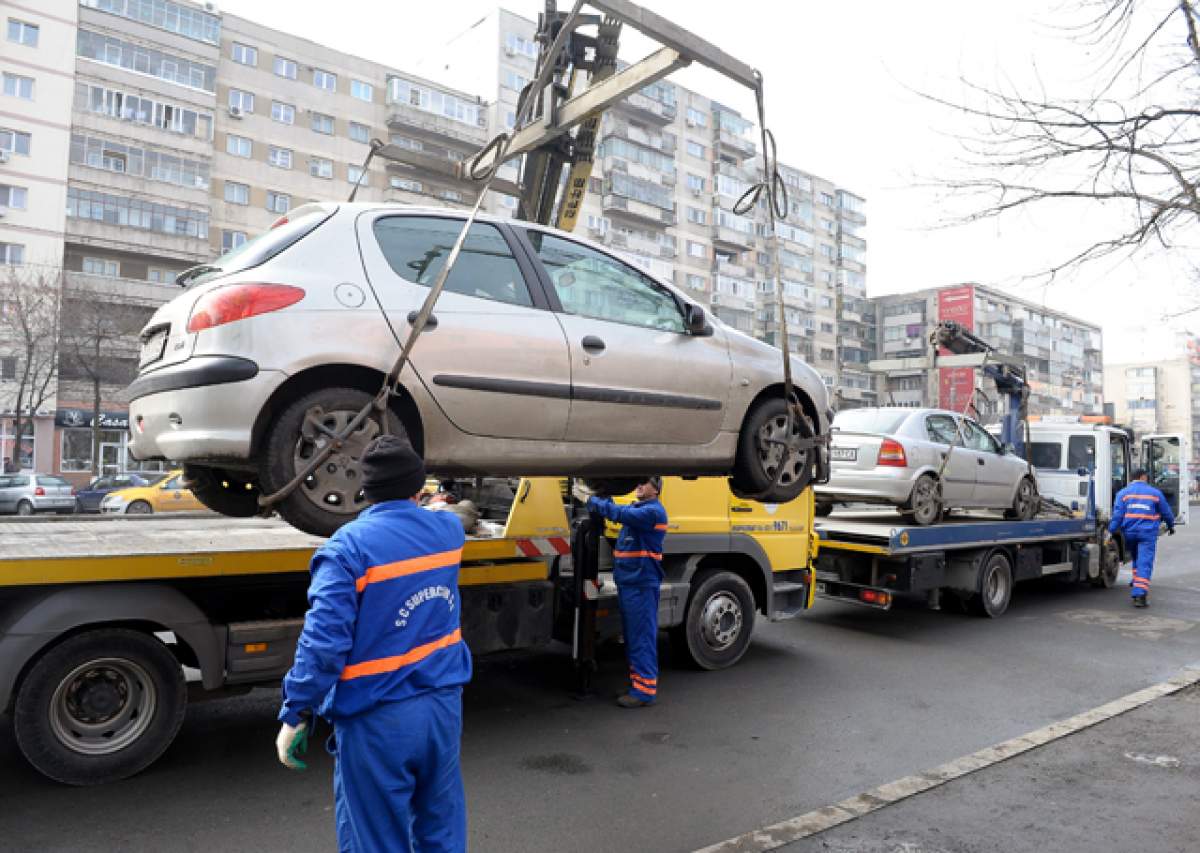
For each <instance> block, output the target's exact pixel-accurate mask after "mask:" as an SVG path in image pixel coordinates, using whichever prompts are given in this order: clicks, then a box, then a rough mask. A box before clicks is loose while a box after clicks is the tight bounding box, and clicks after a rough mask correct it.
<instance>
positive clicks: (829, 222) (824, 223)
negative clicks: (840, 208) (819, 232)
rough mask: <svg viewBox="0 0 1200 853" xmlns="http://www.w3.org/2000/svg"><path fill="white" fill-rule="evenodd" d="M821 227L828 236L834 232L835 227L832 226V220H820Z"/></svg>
mask: <svg viewBox="0 0 1200 853" xmlns="http://www.w3.org/2000/svg"><path fill="white" fill-rule="evenodd" d="M821 227H822V228H824V229H825V230H826V231H827V232H828V233H830V234H832V233H833V232H834V230H835V226H834V224H833V220H832V219H822V220H821Z"/></svg>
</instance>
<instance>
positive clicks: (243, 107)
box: [229, 89, 254, 113]
mask: <svg viewBox="0 0 1200 853" xmlns="http://www.w3.org/2000/svg"><path fill="white" fill-rule="evenodd" d="M229 109H230V111H233V110H239V111H241V112H243V113H252V112H254V95H252V94H251V93H250V92H243V91H242V90H241V89H230V90H229Z"/></svg>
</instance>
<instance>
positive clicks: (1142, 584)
mask: <svg viewBox="0 0 1200 853" xmlns="http://www.w3.org/2000/svg"><path fill="white" fill-rule="evenodd" d="M1157 550H1158V537H1157V536H1131V535H1130V534H1128V533H1126V534H1125V551H1126V553H1127V554H1128V555H1129V558H1130V560H1132V561H1133V592H1132V593H1131V594H1132V595H1133V597H1134V598H1141V597H1143V596H1145V595H1147V594H1148V593H1149V592H1150V576H1151V575H1152V574H1154V554H1155V552H1156V551H1157Z"/></svg>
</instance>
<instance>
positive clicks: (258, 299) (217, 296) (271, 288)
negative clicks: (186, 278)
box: [187, 284, 304, 332]
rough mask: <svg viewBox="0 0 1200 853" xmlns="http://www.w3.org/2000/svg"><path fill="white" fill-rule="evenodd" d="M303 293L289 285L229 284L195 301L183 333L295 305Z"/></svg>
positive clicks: (198, 330) (301, 290)
mask: <svg viewBox="0 0 1200 853" xmlns="http://www.w3.org/2000/svg"><path fill="white" fill-rule="evenodd" d="M303 298H304V290H303V289H302V288H299V287H292V286H291V285H289V284H231V285H227V286H225V287H218V288H217V289H216V290H210V291H209V292H208V293H206V294H204V295H203V296H201V297H200V298H199V299H198V300H196V305H195V307H194V308H192V316H191V317H190V318H188V324H187V330H188V331H189V332H200V331H203V330H204V329H211V328H213V327H214V326H221V325H224V324H225V323H232V322H233V321H235V320H245V319H246V318H247V317H256V316H258V315H259V314H267V313H270V312H271V311H278V310H279V309H280V308H287V307H288V306H289V305H295V304H296V303H297V302H299V301H300V300H301V299H303Z"/></svg>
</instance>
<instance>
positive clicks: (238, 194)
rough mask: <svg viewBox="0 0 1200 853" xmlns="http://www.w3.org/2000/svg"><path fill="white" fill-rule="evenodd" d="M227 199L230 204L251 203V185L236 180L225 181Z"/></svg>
mask: <svg viewBox="0 0 1200 853" xmlns="http://www.w3.org/2000/svg"><path fill="white" fill-rule="evenodd" d="M225 200H226V201H227V202H229V203H230V204H249V203H250V186H249V185H248V184H239V183H236V182H234V181H226V182H225Z"/></svg>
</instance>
